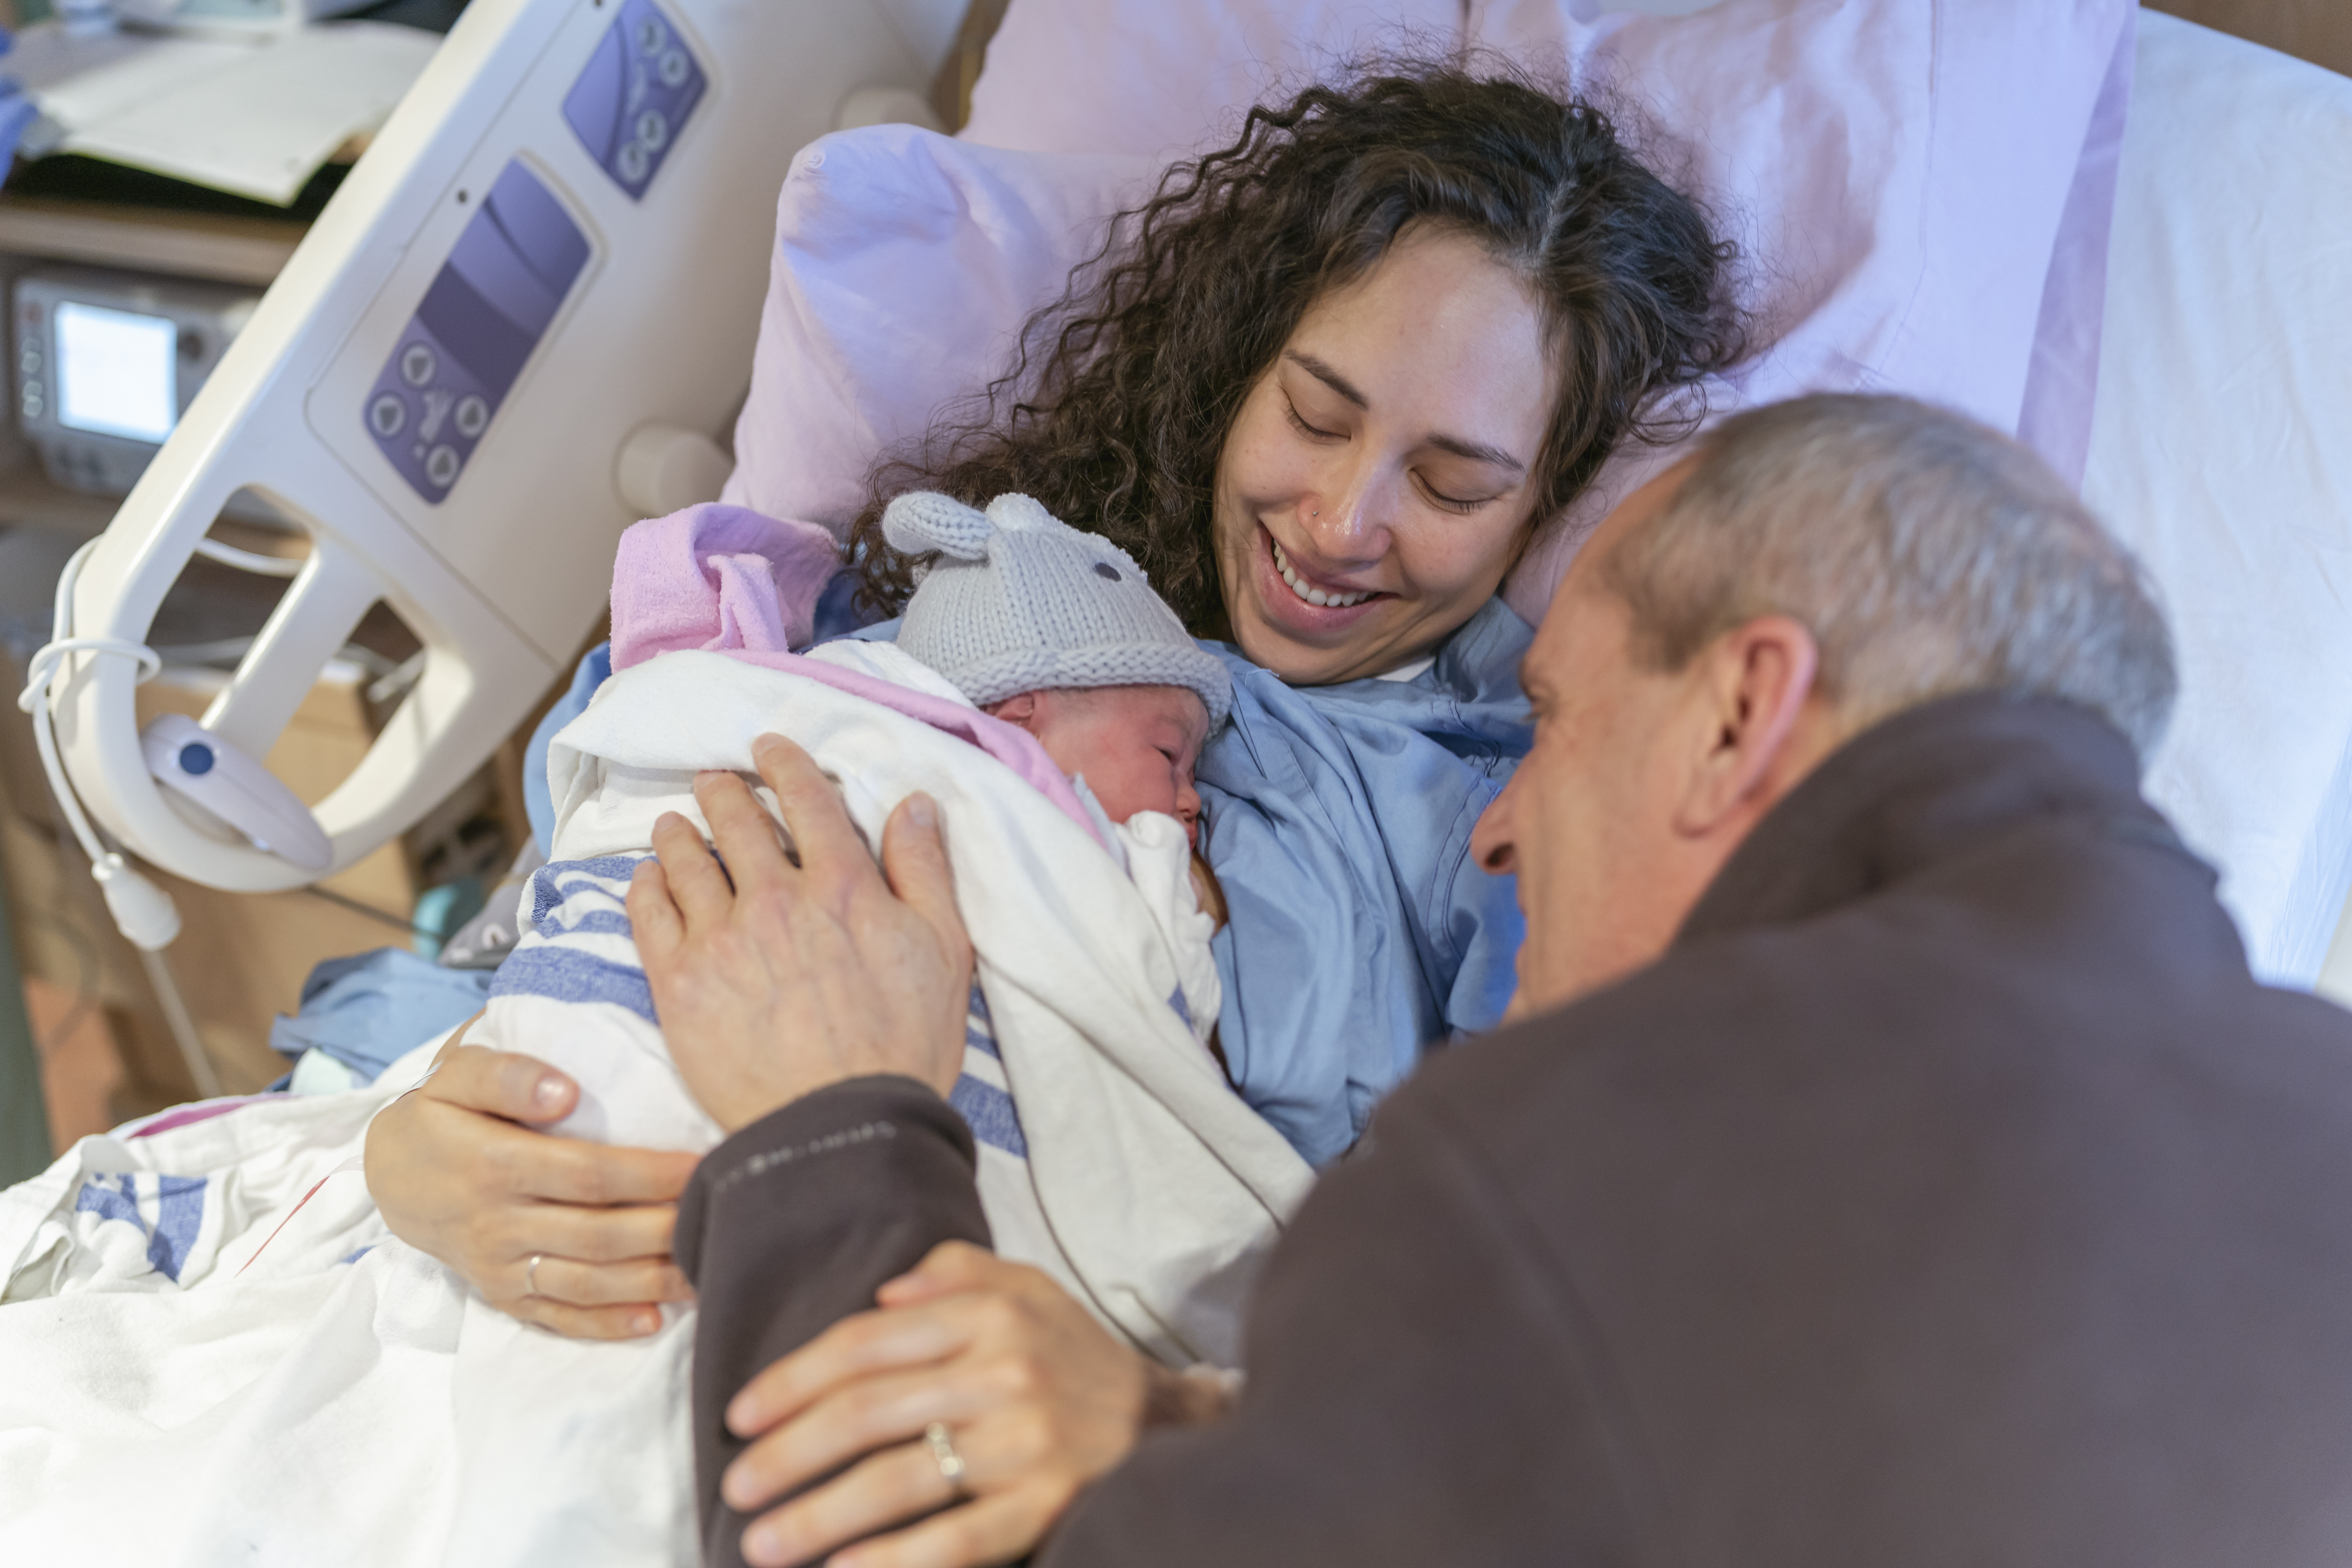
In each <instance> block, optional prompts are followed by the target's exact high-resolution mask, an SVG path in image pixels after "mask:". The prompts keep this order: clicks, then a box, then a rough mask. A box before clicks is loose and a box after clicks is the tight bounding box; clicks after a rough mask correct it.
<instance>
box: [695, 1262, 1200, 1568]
mask: <svg viewBox="0 0 2352 1568" xmlns="http://www.w3.org/2000/svg"><path fill="white" fill-rule="evenodd" d="M878 1300H880V1302H881V1310H878V1311H871V1312H864V1313H860V1314H859V1315H858V1316H856V1317H854V1318H848V1319H845V1320H844V1321H841V1322H839V1323H836V1324H835V1325H834V1326H833V1327H832V1328H830V1329H828V1330H826V1331H824V1333H822V1334H819V1335H818V1336H817V1337H816V1338H815V1339H814V1340H812V1341H810V1342H808V1343H807V1344H805V1345H803V1346H802V1347H801V1348H800V1349H799V1350H797V1351H794V1352H793V1353H792V1354H791V1355H788V1356H786V1357H785V1358H784V1359H783V1360H782V1361H780V1362H777V1363H775V1364H773V1365H772V1366H770V1367H769V1368H768V1369H767V1370H766V1371H764V1372H762V1373H760V1375H759V1376H757V1377H755V1378H753V1379H752V1380H751V1383H750V1384H747V1385H746V1386H745V1387H744V1389H743V1391H742V1392H741V1393H740V1394H737V1395H736V1396H735V1398H734V1399H733V1400H732V1401H731V1402H730V1404H729V1405H728V1407H727V1425H728V1426H729V1427H730V1428H731V1429H732V1430H733V1431H734V1432H735V1433H736V1434H737V1436H742V1437H748V1438H753V1439H755V1441H753V1442H752V1443H751V1446H750V1447H747V1448H746V1449H745V1450H744V1451H743V1452H742V1453H741V1454H740V1455H739V1456H738V1457H737V1458H736V1459H735V1462H734V1463H733V1464H731V1465H730V1466H729V1467H728V1468H727V1471H726V1474H725V1475H724V1476H723V1477H722V1478H721V1479H720V1481H719V1491H720V1495H722V1496H723V1497H725V1498H726V1500H727V1501H728V1502H729V1504H730V1505H731V1506H732V1507H734V1508H735V1509H737V1510H740V1511H741V1512H744V1513H755V1512H757V1511H758V1510H761V1509H763V1508H766V1507H767V1505H768V1504H770V1503H772V1502H774V1501H775V1500H777V1499H778V1498H780V1497H782V1496H784V1495H785V1494H787V1493H789V1492H792V1491H794V1490H796V1489H799V1488H802V1487H806V1486H810V1484H811V1483H812V1482H815V1481H817V1480H818V1479H819V1478H821V1477H830V1479H826V1480H824V1482H823V1484H822V1485H818V1486H815V1487H814V1488H813V1489H811V1490H808V1491H805V1492H803V1493H801V1495H800V1496H798V1497H795V1498H793V1499H792V1500H790V1501H789V1502H786V1503H784V1504H783V1506H782V1507H780V1508H774V1509H771V1510H768V1511H767V1512H766V1513H764V1514H761V1515H760V1517H758V1518H756V1519H755V1520H753V1521H752V1522H751V1524H750V1525H749V1526H748V1527H747V1528H746V1530H745V1531H744V1535H743V1556H744V1559H745V1561H747V1562H749V1563H756V1564H761V1565H762V1568H782V1565H784V1564H793V1563H809V1562H814V1561H816V1560H818V1559H820V1558H824V1560H825V1561H827V1562H829V1563H833V1564H835V1565H836V1568H969V1565H971V1564H977V1563H1003V1562H1006V1561H1009V1560H1011V1559H1013V1558H1015V1557H1018V1556H1020V1555H1022V1554H1023V1553H1024V1552H1027V1551H1029V1550H1030V1549H1031V1548H1032V1547H1034V1545H1035V1544H1036V1543H1037V1542H1038V1541H1039V1540H1040V1539H1042V1538H1043V1537H1044V1535H1045V1531H1047V1530H1049V1529H1050V1528H1052V1526H1053V1524H1054V1521H1055V1520H1057V1519H1059V1518H1060V1517H1061V1515H1062V1512H1063V1510H1065V1509H1066V1508H1068V1507H1069V1504H1070V1501H1071V1500H1072V1499H1073V1498H1075V1497H1076V1495H1077V1493H1078V1491H1079V1490H1080V1489H1082V1488H1083V1487H1085V1486H1086V1485H1087V1482H1089V1481H1091V1480H1093V1479H1095V1478H1096V1477H1097V1476H1100V1475H1101V1474H1103V1472H1105V1471H1106V1470H1108V1469H1109V1468H1112V1467H1113V1466H1115V1465H1117V1464H1118V1462H1119V1461H1120V1460H1121V1459H1123V1458H1126V1457H1127V1454H1128V1451H1129V1449H1130V1448H1132V1447H1134V1446H1135V1440H1136V1436H1137V1435H1138V1434H1139V1432H1140V1431H1141V1430H1142V1428H1143V1427H1144V1426H1147V1425H1150V1423H1151V1422H1152V1421H1153V1419H1154V1418H1155V1415H1159V1414H1160V1400H1159V1398H1158V1387H1157V1385H1158V1384H1160V1383H1165V1382H1181V1381H1182V1380H1181V1378H1179V1377H1178V1376H1177V1374H1175V1373H1165V1374H1161V1373H1158V1371H1157V1369H1155V1368H1153V1367H1152V1366H1150V1364H1149V1363H1146V1362H1145V1361H1144V1360H1143V1358H1142V1357H1141V1356H1139V1355H1138V1354H1137V1353H1136V1352H1133V1351H1131V1350H1129V1349H1128V1348H1127V1347H1126V1346H1125V1345H1122V1344H1120V1343H1119V1342H1117V1341H1116V1340H1114V1339H1112V1338H1111V1337H1110V1335H1109V1334H1108V1332H1106V1331H1104V1330H1103V1328H1102V1326H1101V1325H1100V1324H1098V1323H1097V1322H1096V1321H1094V1319H1093V1318H1092V1317H1091V1316H1089V1315H1088V1314H1087V1310H1086V1309H1085V1308H1084V1307H1081V1306H1080V1305H1078V1303H1077V1302H1076V1300H1072V1299H1071V1297H1070V1296H1069V1294H1068V1293H1067V1292H1066V1291H1065V1290H1063V1289H1062V1288H1061V1287H1060V1286H1058V1285H1056V1284H1055V1283H1054V1282H1053V1280H1051V1279H1047V1278H1046V1277H1045V1275H1044V1274H1042V1273H1040V1272H1038V1271H1037V1270H1036V1269H1034V1268H1027V1267H1024V1265H1021V1264H1017V1263H1008V1262H1005V1261H1003V1259H1001V1258H997V1257H995V1256H994V1255H993V1254H992V1253H989V1252H985V1251H983V1250H982V1249H981V1248H979V1247H971V1246H968V1245H966V1244H964V1243H962V1242H948V1243H946V1244H944V1245H942V1246H940V1247H935V1248H933V1249H932V1250H931V1252H930V1254H929V1256H928V1257H926V1258H924V1259H923V1261H922V1262H921V1263H920V1264H919V1265H918V1266H917V1268H915V1270H914V1271H913V1272H912V1273H910V1274H907V1275H903V1276H901V1277H900V1278H898V1279H894V1280H892V1281H890V1283H888V1284H887V1285H885V1286H883V1287H882V1289H881V1291H880V1294H879V1297H878ZM1207 1414H1209V1413H1208V1412H1202V1415H1200V1416H1192V1417H1189V1418H1196V1419H1197V1418H1204V1417H1205V1415H1207ZM1165 1418H1172V1419H1184V1418H1188V1417H1186V1416H1182V1415H1171V1416H1168V1417H1165ZM935 1421H936V1422H943V1423H945V1424H946V1425H947V1426H949V1427H950V1430H951V1431H952V1432H953V1434H954V1442H955V1446H956V1448H957V1451H958V1452H959V1453H960V1454H961V1456H962V1458H963V1459H964V1462H965V1465H966V1466H967V1469H966V1472H965V1476H964V1482H963V1487H964V1490H963V1495H962V1496H961V1497H959V1496H958V1495H957V1493H956V1490H955V1489H954V1488H952V1487H950V1485H949V1484H948V1483H947V1482H946V1481H945V1480H944V1479H942V1478H941V1476H940V1466H939V1460H938V1458H937V1457H936V1456H935V1455H934V1454H933V1453H932V1451H931V1449H930V1447H929V1444H928V1443H926V1442H925V1441H924V1439H923V1436H922V1435H923V1432H924V1429H925V1428H926V1427H927V1426H929V1425H930V1424H931V1423H932V1422H935ZM845 1467H846V1468H845ZM835 1472H838V1473H835ZM948 1504H952V1505H953V1506H949V1507H944V1508H943V1507H942V1505H948ZM926 1516H928V1517H926ZM909 1521H917V1522H913V1523H912V1524H911V1526H910V1527H908V1528H902V1529H899V1530H898V1531H895V1532H894V1533H891V1534H887V1535H880V1536H877V1534H876V1532H877V1531H886V1530H890V1529H891V1527H893V1526H909ZM851 1542H856V1544H855V1545H851V1544H849V1543H851ZM843 1548H846V1550H843ZM828 1553H829V1554H830V1555H828Z"/></svg>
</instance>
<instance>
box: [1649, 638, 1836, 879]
mask: <svg viewBox="0 0 2352 1568" xmlns="http://www.w3.org/2000/svg"><path fill="white" fill-rule="evenodd" d="M1692 663H1693V666H1694V668H1693V669H1692V671H1691V674H1692V683H1693V689H1692V700H1693V701H1694V702H1695V703H1696V704H1697V706H1698V713H1697V717H1698V718H1699V719H1700V720H1702V721H1704V727H1703V730H1702V731H1701V732H1700V734H1699V735H1698V737H1697V739H1696V744H1695V746H1694V748H1693V751H1692V754H1691V759H1690V767H1689V769H1688V771H1687V773H1685V779H1684V784H1683V790H1682V798H1681V799H1680V800H1679V801H1677V802H1676V803H1675V831H1676V832H1678V833H1681V834H1684V835H1685V836H1687V837H1693V838H1699V837H1706V836H1708V835H1709V834H1711V833H1713V832H1714V831H1715V830H1716V829H1717V828H1718V827H1720V826H1723V824H1724V823H1725V822H1726V821H1727V819H1728V818H1730V817H1732V816H1736V815H1738V813H1739V812H1740V810H1741V808H1742V807H1743V806H1746V805H1750V804H1760V805H1770V804H1771V803H1770V802H1769V801H1764V802H1760V803H1759V802H1758V801H1757V797H1758V796H1759V794H1760V793H1761V792H1762V791H1764V790H1765V789H1766V788H1767V787H1769V784H1770V782H1771V780H1772V779H1773V777H1774V768H1773V764H1774V763H1776V762H1779V761H1780V760H1781V755H1782V753H1783V752H1784V751H1786V750H1787V748H1788V745H1789V739H1790V735H1791V734H1792V733H1793V732H1794V731H1795V730H1796V727H1797V720H1798V717H1799V716H1800V715H1801V713H1802V712H1803V711H1804V707H1805V701H1806V700H1807V699H1808V698H1810V697H1811V696H1812V694H1813V678H1814V676H1815V675H1816V673H1817V672H1818V671H1819V669H1820V668H1821V647H1820V645H1818V644H1817V643H1815V642H1814V641H1813V634H1812V633H1811V632H1810V631H1807V630H1806V629H1805V627H1804V626H1802V625H1801V624H1800V623H1798V622H1796V621H1794V620H1791V619H1790V618H1789V617H1788V616H1758V617H1757V618H1756V619H1754V620H1752V621H1748V622H1747V623H1745V624H1744V625H1741V626H1734V627H1733V628H1732V629H1731V630H1729V631H1727V632H1726V633H1724V634H1723V635H1722V636H1721V637H1717V638H1716V640H1715V641H1714V642H1713V643H1712V644H1711V645H1709V646H1708V647H1706V649H1705V650H1704V651H1702V652H1701V653H1700V654H1699V656H1698V657H1697V658H1696V659H1694V660H1693V661H1692Z"/></svg>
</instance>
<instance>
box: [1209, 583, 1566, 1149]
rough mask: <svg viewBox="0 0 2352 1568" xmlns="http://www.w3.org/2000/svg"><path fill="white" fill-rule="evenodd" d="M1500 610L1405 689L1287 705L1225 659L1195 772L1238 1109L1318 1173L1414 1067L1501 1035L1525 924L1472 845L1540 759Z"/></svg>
mask: <svg viewBox="0 0 2352 1568" xmlns="http://www.w3.org/2000/svg"><path fill="white" fill-rule="evenodd" d="M1531 637H1533V633H1532V632H1531V631H1530V630H1529V629H1528V624H1527V623H1526V622H1525V621H1522V620H1521V619H1519V617H1518V616H1516V615H1514V614H1513V613H1512V612H1511V610H1510V609H1509V607H1508V606H1507V605H1504V604H1503V603H1502V601H1501V600H1499V599H1497V600H1495V601H1492V602H1491V603H1489V604H1488V605H1486V608H1485V609H1483V610H1481V611H1480V612H1479V613H1478V614H1477V615H1476V616H1474V617H1472V618H1471V620H1470V622H1469V623H1468V624H1467V625H1465V626H1463V627H1462V629H1461V630H1459V631H1457V632H1455V633H1454V636H1453V637H1449V638H1448V639H1447V640H1446V641H1445V643H1444V645H1443V646H1442V647H1440V649H1439V651H1438V656H1437V659H1436V662H1435V663H1434V664H1433V665H1432V666H1431V668H1428V669H1426V670H1424V671H1423V672H1422V673H1421V674H1420V675H1418V676H1415V677H1414V678H1413V679H1411V680H1403V681H1395V680H1379V679H1372V680H1355V681H1349V682H1347V683H1346V684H1344V685H1339V686H1309V687H1291V686H1286V685H1284V684H1283V683H1282V682H1281V681H1280V680H1279V679H1276V678H1275V676H1273V675H1272V674H1271V673H1269V672H1268V671H1266V670H1264V669H1261V668H1258V667H1257V666H1255V665H1254V664H1251V663H1250V662H1249V661H1248V660H1247V659H1245V658H1243V657H1242V656H1241V655H1240V654H1239V653H1238V652H1237V651H1235V650H1234V649H1232V648H1228V647H1223V645H1220V644H1211V645H1209V646H1210V647H1215V648H1216V649H1217V651H1218V652H1219V653H1221V654H1222V655H1223V657H1224V659H1225V663H1226V666H1227V668H1229V669H1230V670H1231V671H1232V673H1233V678H1234V720H1233V722H1232V723H1231V724H1229V725H1228V726H1226V728H1225V730H1224V731H1223V733H1222V734H1220V735H1219V736H1218V737H1217V739H1216V740H1215V741H1214V742H1213V743H1212V744H1211V745H1210V747H1209V749H1208V752H1207V753H1206V754H1205V755H1203V756H1202V759H1201V764H1200V769H1199V775H1198V776H1199V782H1200V788H1201V799H1202V816H1203V819H1204V821H1205V823H1206V825H1207V831H1206V833H1205V835H1204V837H1203V839H1202V853H1203V855H1204V856H1205V858H1207V860H1208V862H1209V864H1210V865H1211V866H1212V867H1213V868H1215V870H1216V873H1217V879H1218V880H1219V881H1220V882H1222V883H1223V886H1224V891H1225V901H1226V904H1227V906H1228V908H1229V910H1230V911H1231V914H1232V919H1231V921H1230V923H1228V924H1227V925H1226V926H1225V928H1224V929H1223V930H1222V931H1219V932H1218V933H1217V937H1216V942H1215V951H1216V956H1217V973H1218V977H1219V978H1220V979H1221V980H1222V981H1223V983H1224V991H1225V998H1224V1006H1223V1011H1222V1012H1221V1013H1220V1014H1219V1015H1218V1020H1217V1031H1218V1040H1219V1043H1220V1044H1221V1045H1222V1046H1223V1049H1224V1053H1225V1060H1226V1062H1227V1064H1228V1066H1229V1068H1230V1069H1231V1071H1232V1073H1233V1076H1234V1081H1235V1083H1236V1084H1237V1085H1238V1086H1239V1087H1240V1089H1241V1092H1242V1096H1243V1098H1244V1099H1245V1100H1248V1101H1249V1103H1250V1105H1251V1106H1252V1107H1253V1108H1254V1109H1255V1110H1256V1111H1257V1112H1258V1114H1259V1115H1261V1116H1263V1117H1265V1119H1266V1120H1267V1121H1271V1122H1272V1123H1274V1125H1275V1126H1276V1128H1278V1129H1280V1130H1281V1131H1282V1134H1283V1136H1284V1137H1286V1138H1287V1139H1289V1140H1290V1142H1291V1143H1292V1144H1293V1146H1295V1147H1296V1148H1297V1150H1298V1152H1300V1153H1301V1154H1304V1155H1305V1156H1306V1157H1307V1160H1308V1161H1309V1162H1310V1163H1314V1164H1317V1165H1321V1164H1325V1163H1328V1162H1330V1161H1331V1160H1334V1159H1336V1158H1338V1157H1339V1155H1340V1154H1343V1153H1345V1152H1347V1150H1348V1148H1349V1145H1350V1144H1352V1143H1353V1142H1355V1141H1356V1139H1357V1138H1358V1137H1359V1136H1360V1135H1361V1134H1362V1132H1363V1130H1364V1123H1365V1121H1366V1120H1367V1119H1368V1118H1370V1115H1371V1110H1372V1107H1373V1105H1374V1104H1375V1103H1377V1102H1378V1101H1379V1100H1380V1099H1381V1096H1383V1095H1385V1094H1386V1093H1387V1092H1388V1091H1389V1090H1390V1089H1394V1088H1395V1087H1396V1086H1397V1084H1398V1083H1399V1082H1401V1081H1402V1079H1404V1077H1405V1075H1406V1074H1407V1073H1409V1072H1411V1071H1412V1068H1413V1064H1414V1063H1416V1062H1417V1061H1419V1060H1420V1059H1421V1054H1422V1052H1423V1050H1424V1049H1427V1048H1428V1047H1430V1046H1432V1045H1433V1044H1442V1043H1444V1041H1446V1040H1448V1039H1449V1038H1452V1037H1454V1036H1456V1035H1459V1034H1464V1033H1476V1032H1478V1031H1480V1030H1484V1029H1491V1028H1493V1027H1494V1026H1495V1025H1496V1023H1497V1022H1499V1021H1500V1020H1501V1018H1502V1016H1503V1009H1504V1008H1505V1007H1506V1006H1507V1005H1509V1003H1510V999H1511V992H1512V989H1513V986H1514V984H1515V979H1514V973H1513V967H1512V965H1513V963H1514V961H1515V960H1516V959H1517V956H1518V950H1519V939H1520V936H1521V934H1522V931H1523V929H1524V928H1523V925H1522V922H1521V921H1520V918H1519V911H1518V907H1517V900H1516V884H1515V879H1512V878H1508V877H1490V876H1488V875H1486V873H1485V872H1483V871H1481V870H1480V869H1479V868H1477V867H1476V866H1475V864H1473V863H1472V862H1471V860H1470V858H1469V853H1470V830H1471V828H1472V827H1473V826H1475V824H1476V822H1477V820H1478V814H1479V813H1480V812H1482V811H1484V810H1486V803H1487V802H1489V801H1491V800H1493V799H1494V798H1495V796H1496V794H1498V793H1499V792H1500V791H1501V789H1502V787H1503V784H1504V783H1505V782H1506V781H1507V780H1508V779H1509V777H1510V775H1511V772H1512V770H1513V769H1514V768H1516V767H1517V765H1518V761H1519V759H1520V758H1521V757H1523V756H1525V755H1526V754H1527V749H1528V740H1529V726H1528V705H1527V699H1526V697H1525V696H1524V695H1523V694H1522V693H1521V691H1520V690H1519V679H1518V664H1519V658H1520V656H1521V655H1522V654H1524V653H1526V652H1527V647H1528V642H1529V640H1530V639H1531Z"/></svg>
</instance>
